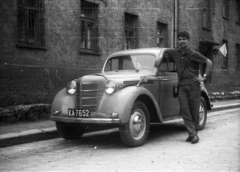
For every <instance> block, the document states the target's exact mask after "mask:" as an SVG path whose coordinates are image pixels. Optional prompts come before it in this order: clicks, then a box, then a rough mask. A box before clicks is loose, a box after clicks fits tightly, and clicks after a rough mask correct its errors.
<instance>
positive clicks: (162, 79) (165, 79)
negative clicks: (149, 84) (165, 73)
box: [160, 78, 168, 81]
mask: <svg viewBox="0 0 240 172" xmlns="http://www.w3.org/2000/svg"><path fill="white" fill-rule="evenodd" d="M160 80H161V81H167V80H168V79H167V78H160Z"/></svg>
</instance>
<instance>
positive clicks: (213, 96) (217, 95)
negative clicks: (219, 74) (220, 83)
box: [209, 91, 240, 101]
mask: <svg viewBox="0 0 240 172" xmlns="http://www.w3.org/2000/svg"><path fill="white" fill-rule="evenodd" d="M209 98H210V100H211V101H216V100H229V99H240V91H232V92H212V93H209Z"/></svg>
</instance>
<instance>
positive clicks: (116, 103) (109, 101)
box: [97, 86, 163, 123]
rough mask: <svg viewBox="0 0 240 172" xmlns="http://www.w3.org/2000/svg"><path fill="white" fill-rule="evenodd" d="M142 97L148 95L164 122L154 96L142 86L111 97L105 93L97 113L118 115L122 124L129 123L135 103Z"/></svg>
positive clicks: (133, 87) (126, 89) (125, 89)
mask: <svg viewBox="0 0 240 172" xmlns="http://www.w3.org/2000/svg"><path fill="white" fill-rule="evenodd" d="M142 95H146V96H148V97H149V98H150V99H151V101H152V103H153V104H154V107H155V109H156V112H157V114H158V117H159V120H160V122H163V119H162V114H161V110H160V108H159V106H158V103H157V102H156V100H155V98H154V96H153V95H152V94H151V93H150V92H149V91H148V90H147V89H146V88H144V87H141V86H140V87H137V86H129V87H126V88H123V89H121V90H119V91H118V92H116V93H113V94H111V95H108V94H106V93H105V94H104V95H103V97H102V99H101V101H100V103H99V106H98V112H97V113H99V114H107V115H110V114H111V113H117V114H118V116H119V118H120V120H121V123H127V122H128V120H129V117H130V114H131V110H132V107H133V104H134V102H135V101H136V100H137V99H138V98H139V97H140V96H142Z"/></svg>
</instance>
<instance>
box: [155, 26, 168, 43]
mask: <svg viewBox="0 0 240 172" xmlns="http://www.w3.org/2000/svg"><path fill="white" fill-rule="evenodd" d="M157 47H167V25H166V24H164V23H160V22H158V23H157Z"/></svg>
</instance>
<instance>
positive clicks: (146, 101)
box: [50, 48, 211, 147]
mask: <svg viewBox="0 0 240 172" xmlns="http://www.w3.org/2000/svg"><path fill="white" fill-rule="evenodd" d="M165 50H166V48H145V49H132V50H124V51H120V52H117V53H113V54H111V55H110V56H109V57H108V58H107V59H106V61H105V63H104V65H103V68H102V71H101V73H95V74H91V75H86V76H83V77H80V78H77V79H75V80H72V81H71V82H69V83H68V85H67V87H66V88H64V89H62V90H61V91H60V92H58V94H57V95H56V96H55V98H54V100H53V103H52V109H51V117H50V119H51V120H53V121H55V122H56V127H57V130H58V132H59V134H60V135H61V136H62V137H63V138H64V139H78V138H80V137H81V136H82V135H83V134H84V132H85V131H86V128H89V127H91V126H109V127H110V126H111V127H119V132H120V137H121V139H122V141H123V143H124V144H125V145H127V146H129V147H136V146H140V145H143V144H144V142H145V141H146V139H147V137H148V134H149V130H150V129H149V127H150V124H152V123H155V124H156V123H159V124H160V123H163V122H164V121H168V120H172V119H176V118H181V113H180V106H179V102H178V98H176V96H174V95H173V87H174V86H175V85H177V82H178V77H177V72H176V66H175V64H174V61H173V60H172V59H170V57H166V56H164V51H165ZM159 58H160V59H161V65H160V66H159V67H158V68H156V67H154V63H155V61H156V59H159ZM210 109H211V103H210V100H209V97H208V93H207V91H206V89H205V87H204V84H203V83H202V84H201V103H200V111H199V118H200V120H199V128H200V129H203V128H204V126H205V123H206V119H207V110H210Z"/></svg>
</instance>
